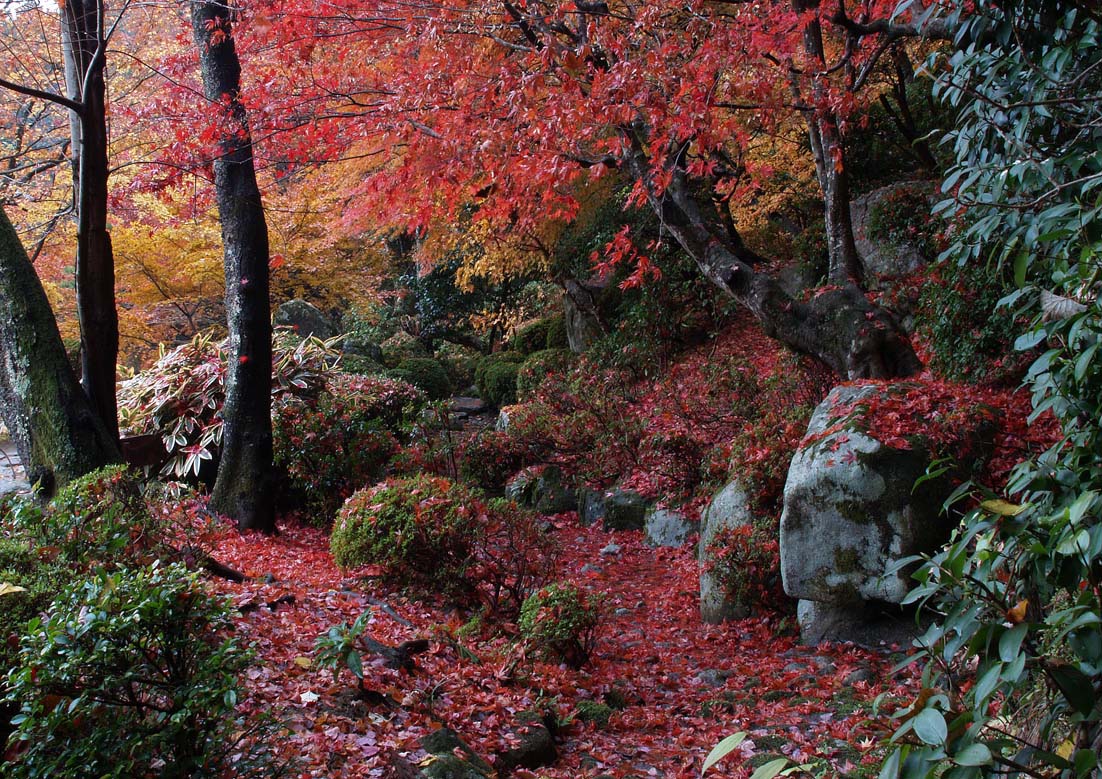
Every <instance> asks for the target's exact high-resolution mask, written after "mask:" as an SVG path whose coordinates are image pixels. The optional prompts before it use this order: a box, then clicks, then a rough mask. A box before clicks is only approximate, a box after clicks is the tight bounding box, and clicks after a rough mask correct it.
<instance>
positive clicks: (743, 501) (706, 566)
mask: <svg viewBox="0 0 1102 779" xmlns="http://www.w3.org/2000/svg"><path fill="white" fill-rule="evenodd" d="M750 519H751V517H750V499H749V497H748V496H747V494H746V490H745V489H743V486H742V484H741V483H740V482H738V481H732V482H730V483H728V484H727V485H726V486H725V487H724V488H723V489H721V490H720V491H719V492H717V493H716V494H715V496H714V497H713V498H712V501H711V503H709V504H708V507H707V508H706V509H705V510H704V513H703V514H702V515H701V518H700V544H699V546H698V549H697V560H698V561H699V562H700V618H701V619H702V620H703V621H704V622H706V623H709V624H718V623H720V622H724V621H726V620H729V619H742V618H743V617H746V616H747V614H748V613H749V612H748V610H747V608H746V606H745V604H741V603H738V602H737V601H735V600H733V599H732V598H731V596H730V593H729V592H728V588H727V587H726V586H725V585H724V584H723V582H721V581H720V580H719V577H717V576H716V575H715V574H714V573H713V572H712V563H713V562H714V559H713V554H714V550H713V549H712V544H713V543H714V542H715V540H716V537H717V536H719V535H720V533H722V532H723V531H725V530H731V529H733V528H736V527H742V526H744V525H749V524H750Z"/></svg>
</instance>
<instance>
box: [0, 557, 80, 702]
mask: <svg viewBox="0 0 1102 779" xmlns="http://www.w3.org/2000/svg"><path fill="white" fill-rule="evenodd" d="M72 576H73V573H72V572H71V571H69V570H67V569H66V568H65V566H63V565H61V564H59V563H57V562H56V561H51V560H49V559H48V555H43V554H40V553H39V552H37V551H36V550H35V549H34V547H32V546H31V545H30V543H28V542H27V541H26V540H25V539H7V538H5V539H0V585H4V584H9V585H12V586H14V587H22V588H23V591H22V592H8V593H6V594H5V595H3V596H0V687H2V686H3V682H2V680H3V678H4V676H6V674H7V672H8V670H9V669H10V668H13V667H14V666H15V665H16V663H17V661H18V658H19V638H20V636H22V635H23V633H24V632H25V628H26V626H27V622H28V621H30V620H31V619H32V618H34V617H37V616H38V615H39V614H41V613H42V612H43V611H44V610H45V609H46V607H47V606H49V605H50V601H52V600H53V599H54V596H55V595H57V593H58V591H59V590H61V589H62V588H63V587H64V586H65V585H66V584H67V583H68V581H69V580H70V579H71V578H72ZM12 713H14V712H12Z"/></svg>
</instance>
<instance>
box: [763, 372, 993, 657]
mask: <svg viewBox="0 0 1102 779" xmlns="http://www.w3.org/2000/svg"><path fill="white" fill-rule="evenodd" d="M920 389H921V388H920ZM911 391H915V386H914V385H913V383H908V384H901V385H883V384H863V385H862V384H856V385H845V386H840V387H836V388H835V389H834V390H833V391H832V392H831V393H830V394H829V395H828V396H827V398H826V400H824V401H823V402H822V403H821V404H820V405H819V407H818V408H817V409H816V410H815V413H814V414H813V415H812V418H811V422H810V424H809V425H808V430H807V435H806V437H805V439H804V440H805V443H804V445H803V446H802V447H801V449H800V450H799V451H798V452H797V453H796V455H795V456H794V457H793V459H792V464H791V466H790V468H789V472H788V479H787V481H786V483H785V490H784V512H783V514H782V516H781V530H780V539H781V549H780V556H781V574H782V577H783V581H784V589H785V592H787V593H788V594H789V595H791V596H792V597H795V598H799V599H801V600H804V601H808V602H815V603H817V604H819V606H818V607H817V608H818V611H817V612H816V613H817V614H818V615H819V616H820V617H824V615H826V616H829V617H830V618H829V619H826V620H825V621H821V622H820V628H823V630H819V629H817V630H816V631H815V632H816V633H817V636H818V637H819V638H825V639H842V638H847V636H845V635H835V634H833V633H831V632H830V631H829V629H826V628H827V627H831V628H833V627H839V628H840V627H842V626H843V625H847V624H850V623H851V622H853V619H856V618H857V617H859V616H860V615H861V614H862V613H863V608H864V607H863V604H867V603H877V604H898V603H901V602H902V600H903V598H904V596H905V595H906V594H907V592H908V591H909V590H910V587H911V584H912V581H911V579H910V573H911V570H910V569H903V570H899V571H894V572H892V573H888V570H889V569H890V568H892V566H893V565H894V564H895V562H896V561H898V560H900V559H903V558H905V557H909V556H911V555H916V554H923V553H929V552H932V551H934V550H935V549H936V548H937V547H938V546H940V545H941V544H942V543H944V541H945V540H947V539H948V536H949V533H950V532H951V531H952V527H953V521H952V519H951V518H949V517H946V516H945V514H944V512H942V510H941V507H942V504H943V502H944V501H945V499H946V498H947V497H948V495H949V493H950V492H951V491H952V482H951V480H950V479H949V478H948V477H946V476H941V477H938V478H930V479H925V480H923V481H922V483H921V486H920V488H919V489H917V490H916V489H915V485H916V484H917V483H918V482H919V480H920V479H923V477H925V475H926V472H927V470H928V468H929V467H930V464H931V462H932V460H933V455H932V454H931V452H932V451H933V450H934V449H935V445H934V444H933V443H932V441H930V440H929V439H927V438H926V437H925V436H924V434H923V433H922V432H921V431H922V427H921V426H919V427H918V428H917V429H918V431H919V432H915V431H914V430H906V431H903V432H906V433H909V435H907V436H903V435H902V434H901V435H900V436H898V437H897V438H898V439H899V441H898V442H895V443H894V445H887V444H885V443H883V442H881V441H880V440H878V439H877V438H876V437H874V436H873V434H872V433H871V432H870V431H872V430H875V429H876V428H875V423H874V417H872V416H871V415H873V414H875V413H876V412H875V410H876V409H877V407H878V406H879V405H881V404H882V403H885V402H887V400H889V399H894V400H898V397H899V393H900V392H911ZM893 393H894V394H893ZM915 421H917V420H915ZM987 422H988V420H986V419H985V418H984V417H983V415H977V418H976V421H975V423H974V426H973V429H969V430H960V431H954V435H955V436H957V437H958V440H959V441H960V442H961V448H965V447H968V448H969V450H970V451H973V452H975V451H977V449H976V447H975V444H976V442H981V445H980V447H979V450H978V451H983V449H984V448H985V445H983V444H982V442H983V441H984V440H985V437H986V438H987V439H989V437H990V433H991V429H990V427H985V425H986V424H987ZM889 440H890V439H889ZM830 606H833V607H837V608H841V609H843V610H845V611H846V614H842V615H841V616H838V615H827V614H826V612H828V611H830V609H829V608H828V607H830ZM804 613H805V614H810V613H811V611H810V610H809V608H806V607H805V609H804ZM851 618H852V619H851ZM805 624H806V623H805V621H804V620H803V619H801V626H805ZM853 624H854V625H857V624H858V623H857V622H853ZM824 630H825V632H824ZM804 637H805V640H810V639H809V638H808V635H807V631H806V629H805V636H804Z"/></svg>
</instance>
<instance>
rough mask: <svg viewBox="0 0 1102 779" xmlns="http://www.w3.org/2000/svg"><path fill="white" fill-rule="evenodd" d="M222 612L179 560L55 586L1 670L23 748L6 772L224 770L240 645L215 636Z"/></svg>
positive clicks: (235, 726)
mask: <svg viewBox="0 0 1102 779" xmlns="http://www.w3.org/2000/svg"><path fill="white" fill-rule="evenodd" d="M228 613H229V611H228V606H227V604H226V603H225V602H223V601H222V600H220V599H217V598H214V597H212V596H211V595H209V594H208V593H207V592H206V591H205V590H204V589H203V588H202V587H201V585H200V583H199V580H198V578H197V577H196V576H195V575H193V574H190V573H188V572H187V570H186V569H185V568H184V567H183V566H179V565H174V566H168V567H164V568H162V567H159V566H158V565H156V564H155V565H153V566H152V567H149V568H138V569H120V570H119V571H116V572H114V573H107V572H103V571H101V572H99V573H97V574H96V576H95V577H94V578H93V579H91V580H90V581H87V582H84V583H82V584H79V585H76V586H72V587H69V588H68V589H66V590H65V592H63V593H62V595H61V596H60V597H58V599H57V600H56V601H54V603H53V605H52V606H51V607H50V608H49V610H48V611H47V612H46V614H45V615H44V617H43V618H42V619H41V620H35V621H33V622H32V623H31V625H30V628H29V633H28V635H27V636H26V637H25V638H24V639H23V645H22V650H21V659H22V665H21V666H20V667H19V668H18V669H17V670H16V671H15V673H13V674H12V675H11V677H10V686H11V690H10V693H9V696H8V700H9V701H13V702H16V703H17V704H18V705H19V708H20V713H19V714H18V715H17V716H16V717H15V719H14V721H13V722H14V724H16V726H17V732H16V734H15V736H14V739H15V740H16V741H17V742H18V743H19V744H21V745H22V746H23V747H24V751H23V752H22V753H21V754H20V756H19V758H18V759H17V760H16V761H15V762H14V763H12V764H10V765H8V766H7V771H8V773H7V774H6V775H7V776H11V777H13V778H18V779H23V778H24V777H26V778H28V779H29V778H30V777H61V776H64V777H66V779H83V778H84V777H87V778H88V779H101V777H112V778H114V777H117V778H118V779H123V778H124V777H125V778H129V777H138V776H160V777H180V778H181V779H183V777H193V776H211V777H213V776H219V775H222V772H225V771H229V770H231V765H230V761H229V760H228V756H229V753H230V751H231V750H233V751H236V750H237V748H238V737H237V735H236V733H238V732H239V731H240V726H241V723H240V722H237V721H235V720H234V718H233V712H234V706H235V703H236V695H237V674H238V673H239V672H240V671H241V670H242V669H243V667H244V666H245V664H246V660H247V655H246V653H245V652H244V651H243V650H242V649H241V648H240V647H239V646H238V644H237V643H236V641H235V640H234V639H227V638H225V632H226V630H227V629H228V627H229V624H230V623H229V617H228ZM232 770H233V773H234V775H235V776H239V775H241V772H240V770H239V769H238V767H237V765H236V764H235V765H234V766H233V767H232Z"/></svg>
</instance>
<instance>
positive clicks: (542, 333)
mask: <svg viewBox="0 0 1102 779" xmlns="http://www.w3.org/2000/svg"><path fill="white" fill-rule="evenodd" d="M550 329H551V317H547V318H545V319H538V320H536V321H535V322H529V323H528V324H526V325H523V326H522V327H520V328H518V329H517V332H516V335H514V336H513V338H512V340H511V341H510V342H509V348H511V349H515V350H517V351H518V352H523V353H524V354H532V352H537V351H539V350H541V349H546V348H547V334H548V332H549V331H550Z"/></svg>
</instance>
